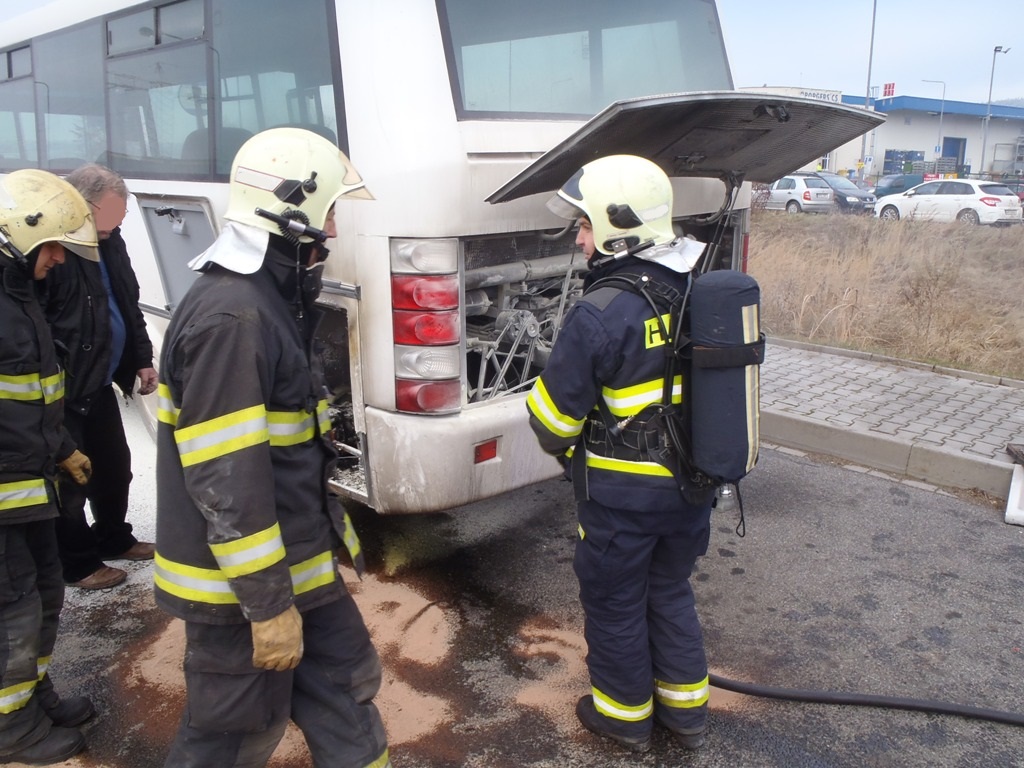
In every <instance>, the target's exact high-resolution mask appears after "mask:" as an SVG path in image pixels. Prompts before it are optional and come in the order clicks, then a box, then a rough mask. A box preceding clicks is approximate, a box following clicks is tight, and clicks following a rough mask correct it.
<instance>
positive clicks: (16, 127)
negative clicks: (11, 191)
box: [0, 46, 39, 171]
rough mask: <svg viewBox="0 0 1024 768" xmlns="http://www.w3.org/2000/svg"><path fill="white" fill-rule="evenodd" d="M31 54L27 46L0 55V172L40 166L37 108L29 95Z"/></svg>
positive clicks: (0, 52) (33, 99) (33, 98)
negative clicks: (37, 139)
mask: <svg viewBox="0 0 1024 768" xmlns="http://www.w3.org/2000/svg"><path fill="white" fill-rule="evenodd" d="M31 74H32V52H31V49H30V48H29V47H28V46H23V47H21V48H13V49H10V50H7V51H0V171H13V170H15V169H17V168H29V167H33V166H36V165H37V164H38V162H39V148H38V145H37V143H36V105H35V97H34V94H33V92H32V88H33V85H32V78H31V77H26V75H31Z"/></svg>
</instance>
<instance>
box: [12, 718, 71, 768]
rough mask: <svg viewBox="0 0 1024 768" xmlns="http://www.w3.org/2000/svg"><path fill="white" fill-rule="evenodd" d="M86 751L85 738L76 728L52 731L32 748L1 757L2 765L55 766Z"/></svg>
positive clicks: (52, 729)
mask: <svg viewBox="0 0 1024 768" xmlns="http://www.w3.org/2000/svg"><path fill="white" fill-rule="evenodd" d="M83 749H85V737H84V736H83V735H82V734H81V733H79V732H78V731H76V730H75V729H74V728H57V727H56V726H55V727H53V728H51V729H50V732H49V733H48V734H46V738H45V739H43V740H42V741H37V742H36V743H35V744H33V745H32V746H31V747H25V748H24V749H22V750H19V751H17V752H15V753H13V754H10V755H4V756H3V757H0V762H2V763H25V764H27V765H53V764H54V763H63V762H64V761H65V760H67V759H68V758H71V757H74V756H75V755H77V754H78V753H79V752H81V751H82V750H83Z"/></svg>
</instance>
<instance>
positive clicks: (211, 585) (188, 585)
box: [153, 550, 338, 605]
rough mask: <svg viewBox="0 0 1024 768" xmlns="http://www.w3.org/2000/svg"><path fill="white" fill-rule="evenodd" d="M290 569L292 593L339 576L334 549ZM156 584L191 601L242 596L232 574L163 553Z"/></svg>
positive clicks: (233, 600) (221, 601) (219, 601)
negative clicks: (175, 559) (233, 584)
mask: <svg viewBox="0 0 1024 768" xmlns="http://www.w3.org/2000/svg"><path fill="white" fill-rule="evenodd" d="M288 572H289V574H290V575H291V580H292V592H293V593H294V594H296V595H301V594H303V593H304V592H309V591H311V590H313V589H316V588H317V587H320V586H323V585H324V584H330V583H331V582H333V581H335V580H337V578H338V572H337V570H336V569H335V567H334V554H333V553H332V552H331V551H330V550H327V551H325V552H321V553H320V554H319V555H314V556H313V557H311V558H309V559H308V560H304V561H302V562H301V563H296V564H295V565H292V566H289V568H288ZM153 583H154V584H156V586H157V587H159V588H160V589H162V590H163V591H164V592H166V593H167V594H169V595H174V596H175V597H180V598H181V599H182V600H188V601H190V602H195V603H206V604H209V605H237V604H238V598H237V597H235V593H234V592H232V591H231V585H230V584H229V583H228V577H227V576H226V575H225V573H224V572H223V571H222V570H218V569H212V568H196V567H195V566H192V565H185V564H184V563H175V562H173V561H171V560H168V559H167V558H166V557H163V556H162V555H161V554H160V553H159V552H157V553H156V555H155V556H154V558H153Z"/></svg>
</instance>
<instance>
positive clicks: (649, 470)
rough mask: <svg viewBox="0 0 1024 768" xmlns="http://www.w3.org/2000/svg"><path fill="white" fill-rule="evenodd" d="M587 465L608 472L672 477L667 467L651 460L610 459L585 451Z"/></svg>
mask: <svg viewBox="0 0 1024 768" xmlns="http://www.w3.org/2000/svg"><path fill="white" fill-rule="evenodd" d="M587 466H588V467H593V468H594V469H606V470H608V471H609V472H625V473H627V474H633V475H653V476H655V477H672V472H670V471H669V469H668V467H663V466H661V464H658V463H656V462H653V461H626V460H625V459H610V458H608V457H607V456H598V455H597V454H596V453H591V452H590V451H587Z"/></svg>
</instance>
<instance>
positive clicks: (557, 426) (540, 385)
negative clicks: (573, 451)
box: [526, 379, 583, 437]
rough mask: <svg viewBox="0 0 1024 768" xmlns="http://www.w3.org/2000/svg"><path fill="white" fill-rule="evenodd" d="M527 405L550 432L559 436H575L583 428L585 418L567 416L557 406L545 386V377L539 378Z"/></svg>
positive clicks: (527, 400) (527, 399)
mask: <svg viewBox="0 0 1024 768" xmlns="http://www.w3.org/2000/svg"><path fill="white" fill-rule="evenodd" d="M526 406H527V407H528V408H529V409H530V413H532V414H533V415H534V416H536V417H537V419H538V420H539V421H540V423H541V424H543V425H544V426H545V427H546V428H547V430H548V431H549V432H552V433H554V434H556V435H558V436H559V437H575V436H576V435H578V434H579V433H580V432H581V431H582V430H583V419H574V418H572V417H571V416H566V415H565V414H564V413H562V412H561V411H560V410H558V408H557V407H555V404H554V402H553V401H552V400H551V396H550V395H549V394H548V389H547V387H546V386H544V379H537V383H535V384H534V385H533V389H531V390H530V395H529V397H527V398H526Z"/></svg>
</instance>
